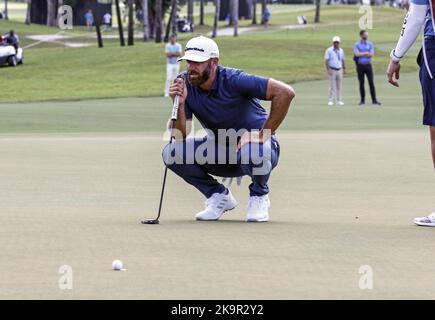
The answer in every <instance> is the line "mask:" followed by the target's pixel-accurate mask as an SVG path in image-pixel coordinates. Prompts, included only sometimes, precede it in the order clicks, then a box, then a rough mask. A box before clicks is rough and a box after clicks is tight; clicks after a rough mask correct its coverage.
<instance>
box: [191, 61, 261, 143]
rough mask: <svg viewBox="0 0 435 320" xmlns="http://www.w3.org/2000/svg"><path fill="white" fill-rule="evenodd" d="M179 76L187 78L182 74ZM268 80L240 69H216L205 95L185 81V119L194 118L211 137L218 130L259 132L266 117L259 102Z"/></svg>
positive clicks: (220, 67)
mask: <svg viewBox="0 0 435 320" xmlns="http://www.w3.org/2000/svg"><path fill="white" fill-rule="evenodd" d="M183 74H184V75H185V77H187V74H186V72H183ZM268 81H269V79H268V78H263V77H259V76H256V75H251V74H248V73H245V72H243V71H242V70H238V69H233V68H226V67H222V66H218V67H217V74H216V79H215V80H214V82H213V85H212V88H211V90H210V91H208V92H206V91H203V90H202V89H201V88H199V87H195V86H192V85H191V84H190V83H189V81H186V86H187V99H186V103H185V107H184V110H185V114H186V119H192V115H195V117H196V118H197V119H198V121H199V122H200V123H201V124H202V126H203V127H204V128H205V129H209V130H211V131H213V133H214V134H215V135H217V132H218V129H226V130H228V129H234V130H236V131H238V130H240V129H247V130H248V131H250V130H253V129H257V130H260V129H262V128H263V125H264V123H265V122H266V119H267V117H268V114H267V112H266V110H265V109H264V108H263V107H262V106H261V104H260V101H259V99H260V100H265V99H266V94H267V83H268Z"/></svg>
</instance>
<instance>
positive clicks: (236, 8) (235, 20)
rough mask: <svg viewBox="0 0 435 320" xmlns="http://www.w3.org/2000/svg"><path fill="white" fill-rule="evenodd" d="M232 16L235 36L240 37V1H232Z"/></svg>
mask: <svg viewBox="0 0 435 320" xmlns="http://www.w3.org/2000/svg"><path fill="white" fill-rule="evenodd" d="M231 15H232V18H233V19H232V20H233V27H234V36H235V37H237V36H238V35H239V31H238V28H239V0H231Z"/></svg>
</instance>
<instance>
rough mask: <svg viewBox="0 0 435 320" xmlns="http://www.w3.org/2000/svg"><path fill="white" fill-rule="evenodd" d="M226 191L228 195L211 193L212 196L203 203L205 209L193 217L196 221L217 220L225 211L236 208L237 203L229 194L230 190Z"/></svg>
mask: <svg viewBox="0 0 435 320" xmlns="http://www.w3.org/2000/svg"><path fill="white" fill-rule="evenodd" d="M227 190H228V194H223V193H213V195H212V196H211V197H210V198H208V199H207V200H206V201H205V209H204V210H203V211H201V212H199V213H198V214H197V215H196V216H195V217H196V220H201V221H214V220H219V218H220V217H222V215H223V214H224V213H225V211H229V210H232V209H234V208H235V207H236V206H237V201H236V199H234V197H233V195H232V194H231V191H230V189H227Z"/></svg>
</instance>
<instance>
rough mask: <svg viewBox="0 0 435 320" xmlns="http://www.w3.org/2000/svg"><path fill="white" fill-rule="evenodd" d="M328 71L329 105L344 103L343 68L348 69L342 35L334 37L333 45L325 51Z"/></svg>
mask: <svg viewBox="0 0 435 320" xmlns="http://www.w3.org/2000/svg"><path fill="white" fill-rule="evenodd" d="M325 66H326V73H327V75H328V78H329V101H328V106H332V105H334V100H335V103H336V104H337V105H338V106H342V105H344V103H343V101H342V100H341V83H342V81H343V70H344V69H346V66H345V64H344V51H343V49H342V48H340V37H338V36H335V37H334V38H332V47H329V48H328V49H326V51H325Z"/></svg>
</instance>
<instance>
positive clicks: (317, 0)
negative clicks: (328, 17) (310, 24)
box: [314, 0, 320, 23]
mask: <svg viewBox="0 0 435 320" xmlns="http://www.w3.org/2000/svg"><path fill="white" fill-rule="evenodd" d="M319 22H320V0H316V15H315V17H314V23H319Z"/></svg>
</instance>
